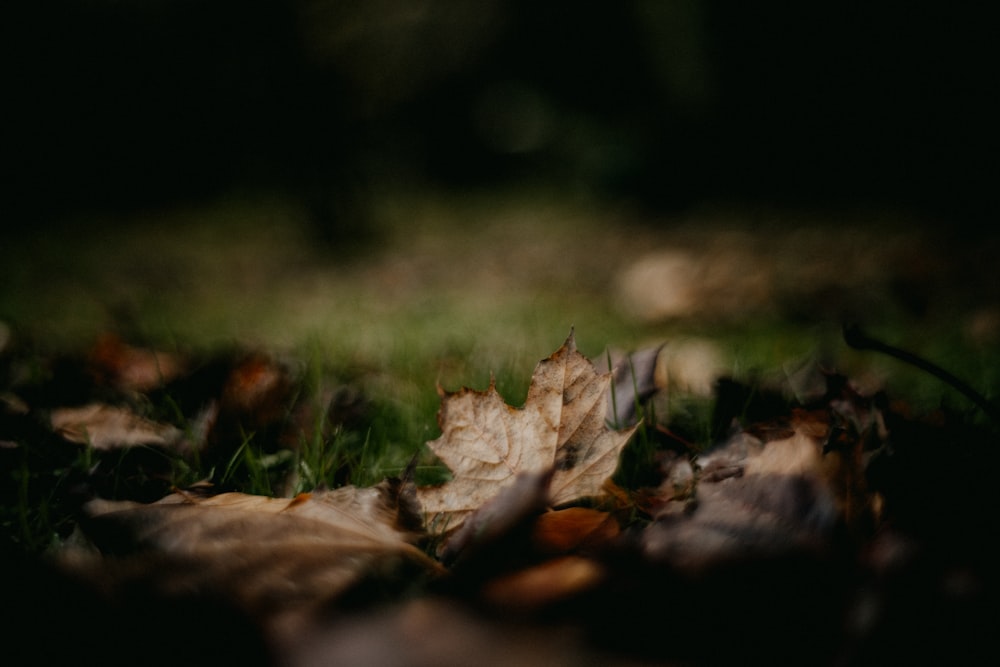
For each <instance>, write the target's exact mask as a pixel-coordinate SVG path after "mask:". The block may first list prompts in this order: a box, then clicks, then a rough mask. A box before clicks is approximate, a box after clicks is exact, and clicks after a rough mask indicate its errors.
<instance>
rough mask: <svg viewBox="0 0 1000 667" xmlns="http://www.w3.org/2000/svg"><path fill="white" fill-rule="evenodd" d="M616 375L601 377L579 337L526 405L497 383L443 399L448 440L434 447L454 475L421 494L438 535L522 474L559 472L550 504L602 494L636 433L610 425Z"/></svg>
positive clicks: (537, 380) (534, 385)
mask: <svg viewBox="0 0 1000 667" xmlns="http://www.w3.org/2000/svg"><path fill="white" fill-rule="evenodd" d="M610 382H611V374H610V373H598V372H597V370H596V369H595V368H594V366H593V364H592V363H591V362H590V361H589V360H588V359H587V358H586V357H585V356H584V355H582V354H580V353H579V352H578V351H577V349H576V342H575V340H574V338H573V333H572V332H570V335H569V337H568V338H567V339H566V342H565V343H564V344H563V346H562V347H560V348H559V350H557V351H556V352H555V353H554V354H552V356H550V357H549V358H547V359H544V360H542V361H541V362H539V363H538V365H537V367H536V368H535V371H534V374H533V375H532V378H531V385H530V387H529V389H528V397H527V400H526V401H525V404H524V407H522V408H513V407H511V406H509V405H507V404H506V403H505V402H504V400H503V399H502V398H501V397H500V395H499V394H498V393H497V391H496V388H495V386H493V385H492V384H491V386H490V388H489V389H488V390H486V391H483V392H481V391H475V390H472V389H467V388H466V389H462V390H460V391H458V392H454V393H447V394H444V395H443V396H442V400H441V409H440V411H439V413H438V422H439V424H440V426H441V437H439V438H438V439H436V440H433V441H431V442H428V443H427V446H428V447H430V448H431V450H432V451H433V452H434V453H435V454H437V456H438V457H439V458H440V459H441V460H442V461H443V462H444V463H445V464H446V465H447V466H448V468H449V469H450V470H451V472H452V475H453V478H452V480H450V481H449V482H446V483H445V484H443V485H441V486H437V487H428V488H422V489H418V497H419V499H420V502H421V504H422V505H423V509H424V514H425V518H426V520H427V524H426V525H428V526H430V527H431V530H432V532H444V531H446V530H452V529H454V528H456V527H458V526H459V525H461V524H462V522H464V521H465V520H466V518H467V517H468V516H469V515H470V514H471V513H472V512H474V511H475V510H477V509H478V508H479V507H481V506H482V505H484V504H485V503H486V502H487V501H488V500H490V499H491V498H493V497H495V496H496V495H497V493H499V492H500V491H501V490H503V489H504V488H506V487H508V486H510V485H511V484H513V483H514V480H515V478H516V477H517V475H518V474H519V473H536V472H544V471H546V470H550V469H553V468H554V470H555V472H554V475H553V477H552V482H551V485H550V487H549V504H550V505H561V504H566V503H570V502H573V501H576V500H578V499H580V498H584V497H588V496H595V495H598V494H599V493H600V491H601V485H602V484H603V483H604V482H605V480H607V479H608V478H609V477H610V476H611V475H612V474H614V472H615V469H616V468H617V466H618V456H619V454H620V453H621V450H622V448H623V447H624V446H625V444H626V442H628V440H629V438H630V437H631V436H632V433H633V432H634V431H635V429H634V428H631V429H626V430H623V431H614V430H611V429H609V428H608V426H607V423H606V416H607V415H606V412H607V403H606V397H607V391H608V386H609V384H610Z"/></svg>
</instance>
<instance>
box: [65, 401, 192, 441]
mask: <svg viewBox="0 0 1000 667" xmlns="http://www.w3.org/2000/svg"><path fill="white" fill-rule="evenodd" d="M50 421H51V424H52V428H53V430H55V431H56V432H57V433H59V435H61V436H62V437H64V438H66V439H67V440H69V441H70V442H77V443H80V444H89V445H90V446H91V447H93V448H94V449H112V448H115V447H135V446H139V445H170V444H172V443H175V442H177V441H178V440H179V439H180V437H181V436H182V435H183V434H182V432H181V431H180V429H178V428H176V427H174V426H171V425H170V424H160V423H157V422H154V421H150V420H149V419H145V418H143V417H140V416H139V415H137V414H135V413H134V412H133V411H131V410H129V409H127V408H122V407H118V406H114V405H106V404H103V403H91V404H89V405H84V406H82V407H78V408H58V409H55V410H53V411H52V413H51V415H50Z"/></svg>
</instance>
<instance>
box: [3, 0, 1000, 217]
mask: <svg viewBox="0 0 1000 667" xmlns="http://www.w3.org/2000/svg"><path fill="white" fill-rule="evenodd" d="M988 11H989V10H988V9H987V8H986V7H985V6H984V7H981V8H980V7H976V6H971V5H966V4H964V3H963V4H962V5H960V6H950V5H943V4H941V3H927V2H917V3H913V2H875V3H847V4H843V3H800V2H791V1H787V0H765V1H761V2H752V3H732V2H719V1H717V0H662V1H657V0H628V1H624V2H603V3H600V2H583V3H581V2H568V1H561V0H553V1H550V2H541V3H539V2H530V1H527V0H481V1H479V2H464V1H462V0H438V1H425V0H364V1H362V0H338V1H331V0H214V1H212V2H202V1H200V0H149V1H147V2H121V1H120V0H87V1H85V2H83V1H80V0H44V1H40V2H23V1H19V2H13V3H8V6H7V9H6V10H5V18H4V21H3V23H4V25H3V28H2V30H3V33H4V35H3V40H2V41H3V46H2V48H3V50H4V57H3V62H4V65H3V67H4V72H3V75H4V76H3V80H4V87H5V89H6V90H5V95H4V97H5V99H6V102H5V104H4V108H5V112H6V113H5V115H6V117H7V120H6V121H5V122H4V125H3V127H4V130H3V132H4V140H3V154H4V161H5V162H6V163H7V169H6V170H5V171H6V174H7V175H6V177H5V179H4V180H5V189H7V195H5V197H4V200H5V207H8V212H7V214H6V217H7V222H8V224H9V225H11V226H13V227H18V226H20V225H25V224H33V223H34V222H36V221H41V220H45V219H47V218H52V217H54V216H61V215H65V214H66V213H68V212H79V211H81V210H88V211H107V210H112V211H121V210H123V209H125V210H128V209H144V208H150V207H162V206H164V205H171V204H176V203H178V202H191V201H197V200H204V199H206V198H212V197H217V196H218V195H219V194H220V193H223V192H229V191H232V190H234V189H250V190H261V189H269V190H275V191H279V192H281V193H283V194H285V195H287V196H290V197H294V198H295V199H296V200H297V201H301V202H302V203H303V205H304V206H305V207H306V208H307V209H308V212H309V215H310V217H311V218H312V219H313V221H314V223H315V225H316V229H317V231H319V232H321V233H322V234H325V235H329V236H331V237H336V236H338V235H341V236H342V235H344V234H357V233H360V232H362V231H363V228H364V225H365V222H364V221H365V213H366V208H367V206H368V205H369V204H370V199H371V198H373V197H377V196H379V194H380V193H382V192H384V190H385V189H386V188H398V187H407V188H420V187H428V186H436V185H442V184H443V185H445V186H447V187H460V188H465V187H481V186H489V187H493V186H497V185H499V184H507V183H511V182H518V183H523V182H530V183H533V184H544V185H545V186H546V187H550V188H553V189H555V190H558V191H561V192H575V191H584V192H587V193H589V194H591V195H594V194H596V195H599V196H602V197H613V198H627V199H628V200H629V201H630V202H633V203H635V204H636V205H639V206H641V207H643V208H644V209H645V210H651V211H654V212H661V211H667V212H676V211H677V210H684V209H686V208H688V207H691V206H692V205H697V204H699V203H702V202H704V201H706V200H707V201H719V200H722V201H736V202H740V203H744V204H745V203H754V202H755V203H761V202H764V203H769V204H773V203H778V204H782V205H784V204H793V205H796V206H810V207H826V208H829V207H843V206H858V205H863V206H875V207H891V208H894V209H899V208H903V209H906V210H918V211H921V212H927V213H931V214H933V215H937V216H941V215H944V216H948V218H949V220H950V221H954V222H960V223H965V222H970V223H971V222H975V223H977V224H978V223H979V222H982V221H983V220H988V221H989V222H991V223H992V222H994V221H995V216H996V213H997V197H996V195H995V192H994V187H995V183H996V180H995V179H996V176H997V164H996V160H997V157H996V156H997V155H998V154H1000V153H998V149H1000V144H998V130H997V123H996V118H997V117H998V111H1000V110H998V108H997V107H998V102H997V101H996V100H997V99H998V98H1000V96H997V95H996V93H997V92H998V91H997V90H996V72H995V65H996V62H997V55H998V54H997V41H996V39H995V35H994V34H993V28H994V26H995V24H994V23H993V22H992V21H991V20H989V17H988V15H987V13H988Z"/></svg>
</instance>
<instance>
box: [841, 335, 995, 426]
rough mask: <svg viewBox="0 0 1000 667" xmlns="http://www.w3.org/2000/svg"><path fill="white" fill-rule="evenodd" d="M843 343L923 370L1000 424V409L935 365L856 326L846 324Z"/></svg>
mask: <svg viewBox="0 0 1000 667" xmlns="http://www.w3.org/2000/svg"><path fill="white" fill-rule="evenodd" d="M844 342H845V343H847V344H848V345H849V346H850V347H852V348H854V349H855V350H874V351H876V352H882V353H884V354H888V355H889V356H890V357H895V358H896V359H899V360H901V361H905V362H906V363H908V364H911V365H913V366H916V367H917V368H919V369H921V370H924V371H926V372H928V373H930V374H931V375H933V376H934V377H936V378H938V379H939V380H941V381H942V382H944V383H946V384H948V385H950V386H952V387H953V388H955V389H956V390H957V391H959V392H961V393H962V394H963V395H964V396H965V397H966V398H968V399H969V400H970V401H972V402H973V403H975V404H976V406H977V407H978V408H979V409H980V410H982V411H983V412H984V413H986V415H988V416H989V417H990V419H992V420H993V421H996V422H1000V407H998V406H996V405H994V404H993V403H991V402H990V401H989V400H987V399H986V397H985V396H983V395H982V394H980V393H979V392H978V391H976V390H975V389H973V388H972V387H971V386H969V385H968V384H967V383H966V382H964V381H962V380H961V379H959V378H957V377H955V376H954V375H952V374H951V373H949V372H948V371H946V370H944V369H943V368H941V367H940V366H938V365H937V364H933V363H931V362H929V361H927V360H926V359H924V358H922V357H918V356H917V355H915V354H913V353H912V352H907V351H906V350H901V349H899V348H898V347H893V346H892V345H889V344H887V343H883V342H882V341H880V340H876V339H874V338H872V337H871V336H869V335H868V334H866V333H865V332H864V331H862V330H861V327H860V326H858V325H857V324H847V325H845V326H844Z"/></svg>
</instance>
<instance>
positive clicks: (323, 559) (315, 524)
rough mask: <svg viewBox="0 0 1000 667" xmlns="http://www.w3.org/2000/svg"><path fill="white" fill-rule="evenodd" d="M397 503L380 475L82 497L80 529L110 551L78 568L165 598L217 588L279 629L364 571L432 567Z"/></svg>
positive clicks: (334, 595) (427, 570)
mask: <svg viewBox="0 0 1000 667" xmlns="http://www.w3.org/2000/svg"><path fill="white" fill-rule="evenodd" d="M401 501H402V498H401V494H400V493H399V488H398V486H394V485H393V483H390V482H389V481H386V482H383V483H382V484H379V485H378V486H376V487H371V488H356V487H342V488H339V489H336V490H333V491H316V492H313V493H309V494H301V495H299V496H297V497H295V498H291V499H288V498H269V497H264V496H253V495H246V494H242V493H225V494H221V495H218V496H213V497H209V498H200V497H197V496H190V495H188V494H184V493H175V494H172V495H170V496H167V497H166V498H164V499H162V500H160V501H158V502H156V503H152V504H141V503H134V502H127V501H124V502H120V501H104V500H97V501H91V502H90V503H88V505H87V507H86V510H87V514H88V520H87V521H85V522H84V526H85V531H86V533H87V535H88V536H89V537H90V538H91V540H92V541H93V542H94V543H95V544H96V546H98V547H99V548H100V549H101V550H102V552H104V553H105V554H108V555H111V554H114V555H117V556H119V557H120V558H116V559H114V560H107V559H105V560H104V561H99V562H97V563H96V564H93V563H88V566H89V568H90V570H88V572H89V573H90V574H92V575H93V576H94V577H95V578H99V579H102V580H103V581H104V582H105V586H110V587H115V586H118V587H122V588H124V589H129V588H130V587H134V586H147V587H149V588H151V589H152V590H153V591H155V592H156V593H157V594H159V595H162V596H165V597H168V598H169V597H173V596H179V595H185V594H187V593H188V592H190V591H200V592H202V593H204V594H208V595H213V596H217V597H218V598H220V599H225V600H228V601H230V602H231V603H232V604H234V605H236V606H237V607H238V608H240V609H242V610H243V611H244V612H245V613H248V614H250V615H251V617H253V618H255V619H257V620H258V621H260V622H262V623H263V624H264V625H265V626H267V627H270V628H272V629H274V628H277V631H280V630H281V628H286V629H287V625H288V624H289V623H294V622H295V620H294V619H301V620H308V618H309V617H310V615H311V614H313V613H315V612H317V611H318V610H320V609H322V608H324V606H325V605H328V604H329V603H330V602H331V601H334V600H336V599H337V597H338V596H339V595H341V594H342V593H343V592H345V591H346V590H348V589H349V588H350V587H351V586H353V585H356V584H359V583H360V582H362V581H364V580H365V578H366V577H368V576H373V575H377V574H380V573H386V574H388V573H390V572H393V571H396V570H398V568H399V567H401V566H402V567H405V568H411V569H415V570H416V571H417V572H424V573H433V572H436V571H437V570H438V568H439V566H438V565H437V563H435V562H434V561H433V560H431V559H430V558H428V557H427V556H426V555H425V554H424V553H423V552H422V551H420V549H418V548H417V547H416V546H414V544H413V543H414V542H415V540H416V539H417V536H416V535H415V534H413V533H412V532H411V531H410V530H409V528H408V526H409V525H410V523H411V521H410V520H409V518H408V517H407V516H406V514H407V512H410V511H411V510H410V508H409V507H407V506H406V504H405V502H401ZM408 571H409V570H408ZM289 619H293V620H291V621H290V620H289ZM279 626H280V627H279Z"/></svg>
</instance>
